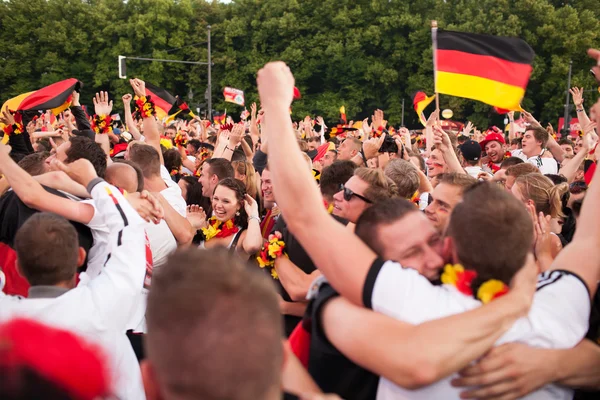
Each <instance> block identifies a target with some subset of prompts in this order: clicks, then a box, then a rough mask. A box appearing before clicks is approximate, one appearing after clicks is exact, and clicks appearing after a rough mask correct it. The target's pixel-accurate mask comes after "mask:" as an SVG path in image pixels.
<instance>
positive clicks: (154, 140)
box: [129, 78, 165, 165]
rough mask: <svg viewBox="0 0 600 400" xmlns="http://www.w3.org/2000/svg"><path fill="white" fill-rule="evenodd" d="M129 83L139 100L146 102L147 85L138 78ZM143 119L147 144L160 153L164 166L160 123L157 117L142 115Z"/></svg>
mask: <svg viewBox="0 0 600 400" xmlns="http://www.w3.org/2000/svg"><path fill="white" fill-rule="evenodd" d="M129 83H131V87H132V88H133V91H134V93H135V95H136V96H137V97H138V98H140V99H142V98H143V99H144V100H145V101H146V100H147V98H146V83H145V82H144V81H143V80H141V79H137V78H136V79H131V80H130V81H129ZM142 118H143V122H142V129H143V131H144V137H145V138H146V141H145V142H146V143H147V144H149V145H150V146H152V147H154V148H155V149H156V151H158V155H159V157H160V163H161V164H163V165H164V163H165V160H164V158H163V155H162V149H161V148H160V132H159V131H158V122H156V117H155V116H154V115H146V114H144V113H142Z"/></svg>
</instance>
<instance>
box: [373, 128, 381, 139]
mask: <svg viewBox="0 0 600 400" xmlns="http://www.w3.org/2000/svg"><path fill="white" fill-rule="evenodd" d="M381 135H383V126H380V127H379V128H377V129H373V131H372V132H371V137H374V138H379V137H381Z"/></svg>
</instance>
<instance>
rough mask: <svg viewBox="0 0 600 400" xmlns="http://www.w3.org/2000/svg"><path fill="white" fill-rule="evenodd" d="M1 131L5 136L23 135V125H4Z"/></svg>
mask: <svg viewBox="0 0 600 400" xmlns="http://www.w3.org/2000/svg"><path fill="white" fill-rule="evenodd" d="M3 131H4V134H5V135H6V136H11V135H20V134H22V133H23V124H19V123H18V122H17V123H14V124H12V125H6V126H5V127H4V129H3Z"/></svg>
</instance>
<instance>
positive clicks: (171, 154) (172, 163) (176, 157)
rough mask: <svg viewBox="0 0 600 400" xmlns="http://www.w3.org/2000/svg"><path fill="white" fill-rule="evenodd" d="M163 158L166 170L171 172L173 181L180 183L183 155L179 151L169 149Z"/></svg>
mask: <svg viewBox="0 0 600 400" xmlns="http://www.w3.org/2000/svg"><path fill="white" fill-rule="evenodd" d="M163 158H164V159H165V168H166V169H167V171H169V174H171V177H172V178H173V180H174V181H175V182H178V181H179V178H181V166H182V161H181V154H179V151H178V150H177V149H169V150H167V151H165V152H164V153H163Z"/></svg>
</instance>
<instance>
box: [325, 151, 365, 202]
mask: <svg viewBox="0 0 600 400" xmlns="http://www.w3.org/2000/svg"><path fill="white" fill-rule="evenodd" d="M356 168H357V167H356V164H354V163H353V162H352V161H350V160H338V161H334V162H333V163H332V164H331V165H330V166H328V167H325V168H323V171H322V172H321V179H320V188H321V193H322V194H323V196H325V197H333V195H334V194H336V193H337V192H339V191H340V185H343V184H344V183H346V182H348V179H350V178H352V176H353V175H354V170H355V169H356Z"/></svg>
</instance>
